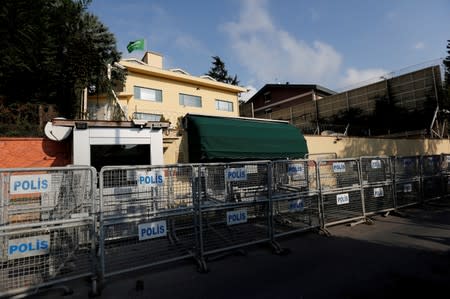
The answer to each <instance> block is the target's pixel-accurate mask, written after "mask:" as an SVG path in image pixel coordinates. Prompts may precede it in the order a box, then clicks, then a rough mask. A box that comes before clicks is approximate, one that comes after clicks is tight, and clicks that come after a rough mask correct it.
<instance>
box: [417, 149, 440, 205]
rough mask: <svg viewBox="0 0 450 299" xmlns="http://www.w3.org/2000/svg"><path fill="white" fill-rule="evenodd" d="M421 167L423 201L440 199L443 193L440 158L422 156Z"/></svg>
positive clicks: (436, 156)
mask: <svg viewBox="0 0 450 299" xmlns="http://www.w3.org/2000/svg"><path fill="white" fill-rule="evenodd" d="M421 165H422V169H421V179H422V198H423V200H425V201H427V200H434V199H439V198H441V196H442V192H443V185H442V183H443V181H442V178H443V177H442V156H441V155H427V156H422V157H421Z"/></svg>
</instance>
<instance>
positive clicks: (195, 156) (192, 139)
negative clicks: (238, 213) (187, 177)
mask: <svg viewBox="0 0 450 299" xmlns="http://www.w3.org/2000/svg"><path fill="white" fill-rule="evenodd" d="M185 121H186V125H187V132H188V144H189V162H191V163H196V162H212V161H222V162H227V161H242V160H278V159H288V158H289V159H296V158H303V157H304V155H305V154H307V153H308V147H307V145H306V140H305V138H304V137H303V134H302V133H301V132H300V130H299V129H297V128H296V127H294V126H292V125H290V124H289V123H287V122H281V121H267V120H260V119H245V118H228V117H217V116H203V115H192V114H188V115H186V117H185Z"/></svg>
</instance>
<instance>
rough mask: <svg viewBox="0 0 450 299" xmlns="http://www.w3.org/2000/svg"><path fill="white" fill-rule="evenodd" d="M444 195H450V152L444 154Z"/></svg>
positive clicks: (442, 169) (442, 167)
mask: <svg viewBox="0 0 450 299" xmlns="http://www.w3.org/2000/svg"><path fill="white" fill-rule="evenodd" d="M441 171H442V197H448V196H449V195H450V154H442V160H441Z"/></svg>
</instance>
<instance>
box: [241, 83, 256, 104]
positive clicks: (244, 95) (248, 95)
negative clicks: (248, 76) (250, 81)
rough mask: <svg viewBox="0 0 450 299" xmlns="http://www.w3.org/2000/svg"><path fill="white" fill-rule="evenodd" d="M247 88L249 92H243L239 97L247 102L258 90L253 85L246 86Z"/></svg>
mask: <svg viewBox="0 0 450 299" xmlns="http://www.w3.org/2000/svg"><path fill="white" fill-rule="evenodd" d="M245 88H247V92H243V93H241V96H240V97H239V100H240V101H244V102H247V101H248V100H249V99H250V98H251V97H252V96H254V95H255V93H256V92H257V91H258V90H257V89H256V87H254V86H252V85H248V86H245Z"/></svg>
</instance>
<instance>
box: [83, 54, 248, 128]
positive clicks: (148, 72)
mask: <svg viewBox="0 0 450 299" xmlns="http://www.w3.org/2000/svg"><path fill="white" fill-rule="evenodd" d="M114 67H119V68H123V69H126V71H127V79H126V82H125V84H124V86H123V88H122V90H118V91H116V92H115V94H116V97H114V95H111V96H109V97H108V98H107V97H106V96H105V95H103V96H92V97H88V101H87V103H88V104H87V112H88V115H89V118H90V119H98V120H111V119H113V118H114V115H116V116H117V113H119V115H121V116H122V118H125V117H124V116H126V119H127V120H132V119H143V120H152V121H159V120H166V121H170V122H171V124H172V127H176V126H177V120H178V118H179V117H180V116H181V117H182V116H184V115H186V114H187V113H195V114H206V115H217V116H239V102H238V96H239V94H240V93H241V92H245V91H246V89H245V88H243V87H240V86H235V85H230V84H225V83H221V82H217V81H216V80H214V79H213V78H211V77H209V76H193V75H190V74H189V73H187V72H186V71H184V70H182V69H168V70H166V69H163V57H162V56H161V55H160V54H157V53H154V52H146V53H145V55H144V57H143V58H142V60H137V59H124V60H122V61H120V63H119V64H116V65H115V66H114ZM117 104H119V105H120V106H118V105H117ZM114 107H115V108H116V111H114ZM117 108H119V111H117ZM116 118H117V117H116Z"/></svg>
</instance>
